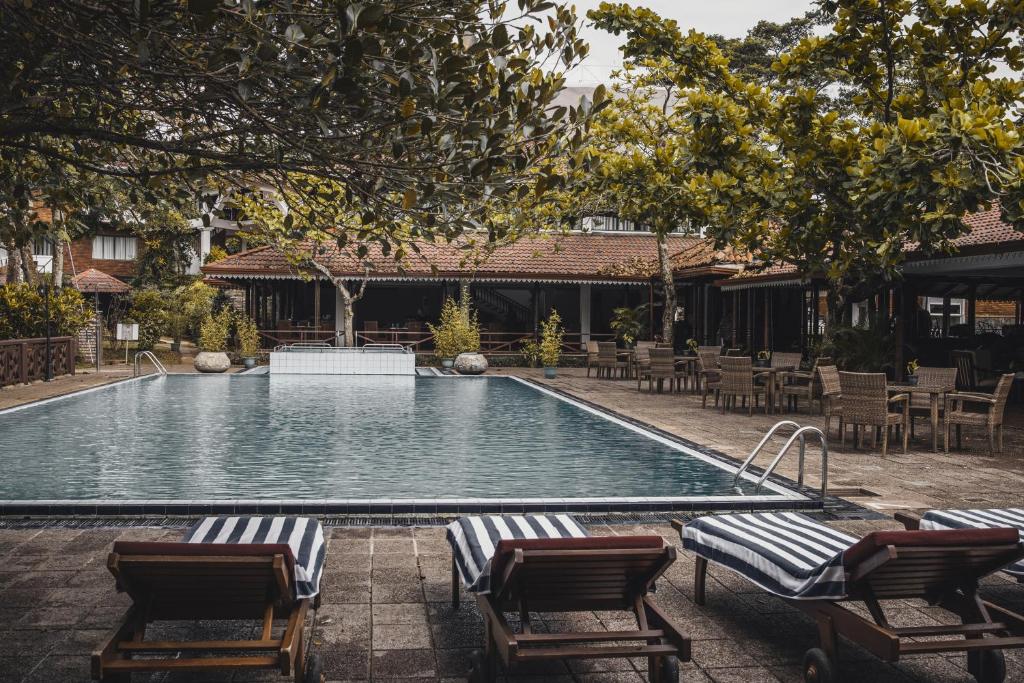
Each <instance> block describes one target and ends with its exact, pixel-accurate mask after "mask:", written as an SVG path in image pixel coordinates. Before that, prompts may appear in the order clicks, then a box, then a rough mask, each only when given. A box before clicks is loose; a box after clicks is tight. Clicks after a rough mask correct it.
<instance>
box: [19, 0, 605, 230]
mask: <svg viewBox="0 0 1024 683" xmlns="http://www.w3.org/2000/svg"><path fill="white" fill-rule="evenodd" d="M517 6H518V8H519V10H520V11H518V12H516V11H514V10H512V9H511V8H510V7H509V5H508V3H507V2H504V1H498V0H453V1H451V2H421V1H420V0H394V1H393V2H389V3H361V2H347V1H346V0H333V1H332V0H265V1H263V2H249V1H244V2H239V3H224V2H217V1H215V0H195V1H190V2H188V3H183V2H177V1H171V0H142V1H140V2H135V3H128V4H125V3H81V2H64V1H63V0H42V1H40V2H33V3H28V2H24V3H7V4H5V5H4V8H3V21H4V36H5V40H4V41H3V43H2V44H0V79H2V81H3V82H4V83H5V85H6V87H5V88H4V90H3V93H2V94H0V107H2V111H3V112H4V114H3V116H2V117H0V154H2V156H4V157H5V158H6V157H9V156H13V155H26V154H27V155H33V156H35V157H37V158H39V159H43V160H46V161H48V162H53V161H59V162H62V163H65V164H68V165H70V166H71V167H73V168H75V169H77V170H79V171H87V172H90V173H95V174H98V175H102V176H106V177H114V178H120V179H123V180H124V181H125V182H129V183H133V184H135V185H137V186H138V187H139V188H140V189H153V188H156V187H159V186H161V185H164V186H168V187H171V186H173V187H175V188H177V190H179V191H181V192H185V193H192V195H193V196H194V194H195V192H196V190H197V189H198V188H199V187H200V186H201V185H202V184H204V183H207V182H212V183H215V184H234V185H239V186H247V185H249V184H250V183H251V181H252V179H253V178H254V177H256V178H258V179H259V181H260V182H265V183H270V184H274V185H276V186H277V187H278V189H279V190H280V191H281V192H282V194H283V193H285V191H287V192H292V193H304V192H308V191H309V190H310V189H311V185H310V184H308V183H305V184H299V185H296V184H293V183H292V180H293V179H294V178H316V179H318V180H321V181H331V182H332V183H333V184H334V186H335V187H336V192H333V193H332V194H330V195H327V196H321V195H316V194H306V197H305V200H306V201H305V202H303V207H304V210H306V211H308V212H310V213H314V212H324V213H326V214H330V213H332V212H333V207H334V206H336V205H338V204H341V205H344V206H345V207H346V208H347V209H348V210H349V211H350V212H351V213H352V214H353V216H354V217H355V218H356V219H357V220H356V224H357V225H358V226H360V229H361V232H362V235H361V237H360V239H364V240H365V239H375V240H379V241H381V242H386V241H393V240H394V239H395V238H396V237H398V236H399V235H397V234H396V232H397V231H398V230H399V226H403V225H406V224H408V223H410V222H414V223H415V225H416V228H415V232H416V233H417V235H432V234H435V233H439V234H442V235H444V236H451V235H453V234H458V233H459V232H461V231H462V230H464V229H466V228H472V227H475V226H476V225H478V224H479V222H480V220H481V219H482V217H483V208H482V207H483V202H482V201H481V200H491V199H499V198H500V199H503V200H505V201H509V202H512V201H515V200H516V198H517V197H521V196H523V195H525V194H527V193H529V192H532V191H534V190H535V189H536V188H537V187H538V184H548V183H550V182H551V179H552V178H553V177H554V171H553V165H552V160H553V159H554V158H557V157H558V156H559V155H560V154H562V152H563V151H564V150H565V149H566V147H568V146H570V145H572V144H574V142H575V143H578V142H579V140H580V135H581V129H582V127H583V126H584V125H585V123H586V119H587V115H588V111H589V109H590V104H589V103H586V102H584V103H581V105H580V106H579V107H571V108H565V107H555V106H553V103H554V98H555V96H556V95H557V94H558V92H559V90H560V89H561V88H562V85H563V83H564V79H563V74H564V71H565V70H566V69H568V68H570V67H571V66H573V65H574V64H575V63H577V62H578V61H579V59H580V58H581V57H582V56H584V55H585V54H586V45H585V44H584V43H583V42H582V41H581V40H580V39H579V38H578V37H577V34H576V21H575V17H574V15H573V13H572V11H571V10H569V9H566V8H565V7H562V6H553V5H552V3H550V2H546V1H545V0H519V2H518V3H517ZM541 13H545V16H541ZM317 187H322V185H319V184H318V185H317ZM0 201H6V198H2V199H0ZM306 218H307V220H306V224H312V223H314V222H317V223H319V224H321V225H322V224H323V221H315V220H314V218H315V217H314V216H312V215H307V216H306ZM348 238H349V236H348V235H347V234H341V235H337V236H336V239H337V240H340V241H341V243H342V244H344V243H345V241H346V240H347V239H348Z"/></svg>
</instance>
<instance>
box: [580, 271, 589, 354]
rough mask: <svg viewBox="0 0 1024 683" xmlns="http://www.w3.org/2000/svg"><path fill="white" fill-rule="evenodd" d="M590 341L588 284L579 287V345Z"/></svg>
mask: <svg viewBox="0 0 1024 683" xmlns="http://www.w3.org/2000/svg"><path fill="white" fill-rule="evenodd" d="M588 341H590V283H589V282H588V283H585V284H582V285H580V344H586V343H587V342H588Z"/></svg>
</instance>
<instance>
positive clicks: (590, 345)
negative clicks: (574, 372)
mask: <svg viewBox="0 0 1024 683" xmlns="http://www.w3.org/2000/svg"><path fill="white" fill-rule="evenodd" d="M585 348H586V351H587V377H590V368H596V367H598V365H597V342H596V341H587V343H586V347H585ZM597 374H598V376H600V375H601V370H600V368H598V371H597Z"/></svg>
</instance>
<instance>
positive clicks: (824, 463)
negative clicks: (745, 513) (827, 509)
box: [733, 420, 828, 498]
mask: <svg viewBox="0 0 1024 683" xmlns="http://www.w3.org/2000/svg"><path fill="white" fill-rule="evenodd" d="M784 427H793V428H795V429H794V432H793V434H792V435H791V436H790V437H789V439H788V440H787V441H786V443H785V444H784V445H783V446H782V448H781V449H779V452H778V454H776V456H775V458H774V459H773V460H772V461H771V463H770V464H769V465H768V467H766V468H765V470H764V472H763V473H762V474H761V477H760V479H758V480H757V484H756V485H755V486H754V494H755V495H756V494H757V493H758V492H759V491H760V490H761V486H763V485H764V482H765V481H766V480H767V479H768V477H769V476H770V475H771V474H772V472H774V471H775V468H776V467H778V465H779V462H781V461H782V458H783V457H784V456H785V455H786V453H787V452H789V449H790V447H791V446H792V445H793V443H794V442H795V441H797V440H798V439H799V441H800V451H799V460H798V465H797V468H798V469H797V483H798V484H799V485H801V486H803V483H804V459H805V458H804V456H805V454H806V449H807V436H806V435H807V434H814V435H816V436H817V437H818V442H819V443H820V444H821V450H820V456H821V497H822V498H824V497H825V496H826V495H828V439H827V438H826V436H825V433H824V432H822V431H821V430H820V429H818V428H817V427H811V426H804V427H801V426H800V425H799V424H797V423H796V422H793V421H792V420H782V421H781V422H777V423H776V424H775V426H773V427H772V428H771V429H769V430H768V433H767V434H765V435H764V437H763V438H762V439H761V442H760V443H759V444H757V448H755V449H754V450H753V451H752V452H751V454H750V455H749V456H747V459H746V460H745V461H744V462H743V464H742V465H740V468H739V469H738V470H736V476H735V477H734V478H733V486H734V487H735V486H737V485H738V484H739V481H740V477H741V476H742V475H743V473H744V472H745V471H746V470H747V469H748V468H749V467H750V465H751V463H752V462H753V461H754V458H755V457H756V456H757V454H758V453H760V452H761V449H763V448H764V446H765V444H767V443H768V440H769V439H771V437H772V436H773V435H774V434H775V433H776V432H777V431H779V430H780V429H782V428H784Z"/></svg>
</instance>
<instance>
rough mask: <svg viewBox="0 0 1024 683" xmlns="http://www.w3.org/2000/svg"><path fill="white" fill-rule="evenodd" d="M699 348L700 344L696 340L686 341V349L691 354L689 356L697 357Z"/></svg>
mask: <svg viewBox="0 0 1024 683" xmlns="http://www.w3.org/2000/svg"><path fill="white" fill-rule="evenodd" d="M699 346H700V344H698V343H697V340H696V339H687V340H686V349H687V351H688V352H689V354H690V355H691V356H696V355H697V348H698V347H699Z"/></svg>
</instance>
